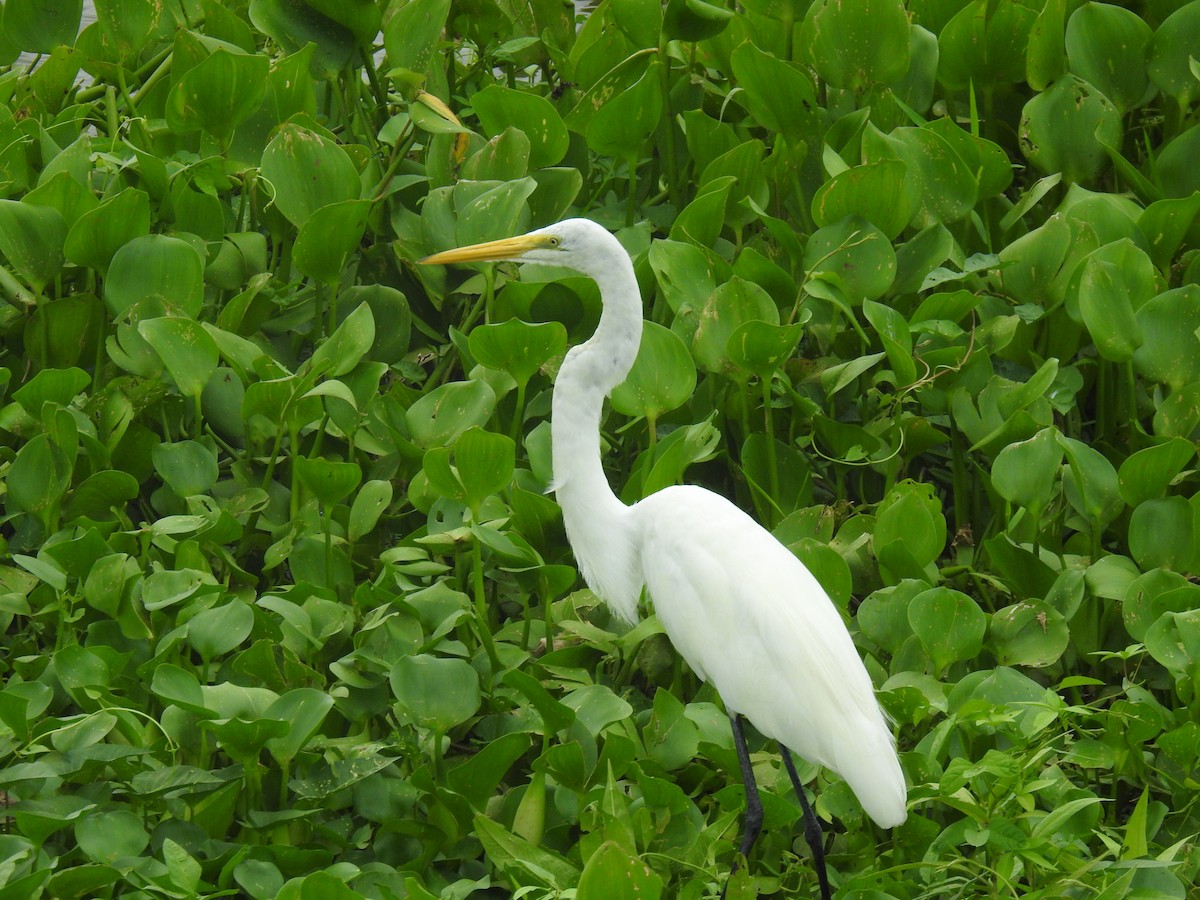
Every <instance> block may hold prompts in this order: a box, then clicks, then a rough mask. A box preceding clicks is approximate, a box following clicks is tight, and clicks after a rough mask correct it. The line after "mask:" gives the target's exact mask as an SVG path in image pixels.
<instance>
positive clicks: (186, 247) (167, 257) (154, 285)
mask: <svg viewBox="0 0 1200 900" xmlns="http://www.w3.org/2000/svg"><path fill="white" fill-rule="evenodd" d="M147 299H150V300H154V301H157V302H158V303H160V304H161V305H162V307H163V308H174V309H177V310H178V311H179V312H180V313H182V314H183V315H187V316H191V317H193V318H194V317H195V316H196V315H197V314H198V313H199V312H200V307H201V305H202V304H203V302H204V261H203V260H202V259H201V258H200V254H199V253H197V252H196V250H195V248H194V247H193V246H192V245H191V244H189V243H187V242H186V241H181V240H179V239H178V238H173V237H167V236H166V235H162V234H146V235H141V236H140V237H135V238H133V240H131V241H129V242H128V243H126V244H123V245H122V246H121V247H120V249H118V250H117V251H116V253H114V254H113V257H112V261H111V262H110V263H109V269H108V277H107V278H106V279H105V280H104V302H105V303H107V304H108V308H109V309H110V310H112V311H113V312H114V313H116V314H118V315H120V314H121V313H124V312H126V311H128V310H130V309H131V308H132V307H133V306H135V305H136V304H138V303H140V302H142V301H144V300H147Z"/></svg>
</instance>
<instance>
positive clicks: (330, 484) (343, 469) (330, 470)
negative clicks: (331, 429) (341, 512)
mask: <svg viewBox="0 0 1200 900" xmlns="http://www.w3.org/2000/svg"><path fill="white" fill-rule="evenodd" d="M293 465H294V466H295V467H296V475H297V476H298V477H299V478H300V483H301V484H303V485H304V486H305V487H306V488H308V490H310V491H312V492H313V494H314V495H315V496H316V498H317V499H318V500H320V501H321V503H323V504H325V505H326V506H330V505H332V504H334V503H339V502H341V501H342V500H344V499H345V498H346V497H348V496H350V494H351V493H352V492H353V491H354V490H355V489H357V488H358V486H359V485H360V484H361V483H362V467H361V466H359V465H358V463H353V462H337V461H336V460H330V459H310V458H308V457H303V456H302V457H300V458H298V459H296V460H294V461H293Z"/></svg>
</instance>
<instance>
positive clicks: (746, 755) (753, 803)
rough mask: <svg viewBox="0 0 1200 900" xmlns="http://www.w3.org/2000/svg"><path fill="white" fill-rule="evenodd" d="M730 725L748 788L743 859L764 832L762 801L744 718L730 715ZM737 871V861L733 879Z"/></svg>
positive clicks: (725, 888)
mask: <svg viewBox="0 0 1200 900" xmlns="http://www.w3.org/2000/svg"><path fill="white" fill-rule="evenodd" d="M729 724H730V725H731V726H732V728H733V746H734V748H735V749H736V750H737V755H738V764H739V765H740V766H741V768H742V783H743V784H744V785H745V786H746V821H745V824H744V825H743V832H742V844H741V846H740V847H739V848H738V853H739V854H740V856H742V857H748V856H749V855H750V848H751V847H753V846H754V842H755V841H756V840H758V835H759V833H760V832H761V831H762V823H763V808H762V800H761V799H760V798H759V796H758V785H757V784H755V782H754V769H753V768H751V766H750V752H749V751H748V750H747V749H746V736H745V735H744V734H742V717H741V716H739V715H738V714H737V713H730V715H729ZM737 870H738V860H736V859H735V860H734V861H733V867H732V868H730V870H729V875H730V877H731V878H732V877H733V873H734V872H736V871H737ZM728 887H729V883H728V882H726V883H725V887H724V888H722V889H721V898H722V900H724V897H725V891H726V890H727V889H728ZM826 900H828V898H826Z"/></svg>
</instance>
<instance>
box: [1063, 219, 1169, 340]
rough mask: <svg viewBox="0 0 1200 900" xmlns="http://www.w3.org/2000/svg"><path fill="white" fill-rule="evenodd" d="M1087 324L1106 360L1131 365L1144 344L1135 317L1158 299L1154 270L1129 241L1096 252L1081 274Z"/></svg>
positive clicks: (1082, 311) (1080, 298) (1081, 302)
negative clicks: (1139, 310)
mask: <svg viewBox="0 0 1200 900" xmlns="http://www.w3.org/2000/svg"><path fill="white" fill-rule="evenodd" d="M1077 285H1078V288H1077V289H1078V303H1079V314H1080V316H1081V317H1082V318H1083V323H1084V325H1085V326H1086V327H1087V330H1088V332H1089V333H1090V334H1091V336H1092V340H1094V341H1095V342H1096V349H1097V350H1098V351H1099V352H1100V355H1101V356H1103V357H1104V358H1105V359H1108V360H1111V361H1113V362H1128V361H1129V360H1131V359H1133V353H1134V351H1135V350H1136V349H1137V348H1138V347H1139V346H1140V345H1141V343H1142V330H1141V328H1140V327H1139V325H1138V320H1137V319H1136V318H1135V316H1134V310H1135V309H1138V308H1139V307H1141V306H1142V305H1143V304H1144V303H1145V302H1146V301H1147V300H1149V299H1150V298H1151V297H1152V296H1153V295H1154V290H1155V278H1154V266H1153V264H1152V263H1151V262H1150V257H1148V256H1147V255H1146V254H1145V253H1144V252H1142V251H1141V250H1140V249H1138V247H1137V246H1135V245H1134V244H1133V242H1132V241H1130V240H1129V239H1128V238H1124V239H1122V240H1121V241H1118V242H1115V243H1112V244H1106V245H1104V246H1103V247H1101V248H1099V249H1098V250H1094V251H1093V252H1092V253H1091V254H1090V255H1089V256H1088V258H1087V259H1086V260H1084V262H1083V265H1082V267H1081V268H1080V271H1079V280H1078V282H1077Z"/></svg>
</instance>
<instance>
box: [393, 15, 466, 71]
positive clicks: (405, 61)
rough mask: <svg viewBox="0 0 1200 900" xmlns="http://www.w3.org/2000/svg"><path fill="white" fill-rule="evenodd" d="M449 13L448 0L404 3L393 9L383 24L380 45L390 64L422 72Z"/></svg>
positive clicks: (431, 56) (431, 55) (427, 64)
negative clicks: (392, 12) (385, 52)
mask: <svg viewBox="0 0 1200 900" xmlns="http://www.w3.org/2000/svg"><path fill="white" fill-rule="evenodd" d="M449 14H450V0H433V2H431V3H406V4H405V5H404V6H402V7H400V8H399V9H397V10H395V12H394V14H393V15H392V16H391V17H390V18H388V20H387V22H386V24H385V25H384V28H383V46H384V49H386V50H387V58H388V62H389V63H390V64H391V65H392V66H396V67H399V68H402V69H408V70H410V71H412V72H421V73H423V72H424V71H425V70H426V69H427V68H429V62H430V60H431V59H433V53H434V51H435V50H436V49H437V44H438V41H439V39H440V38H441V35H442V29H443V28H444V27H445V25H446V17H447V16H448V15H449Z"/></svg>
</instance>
